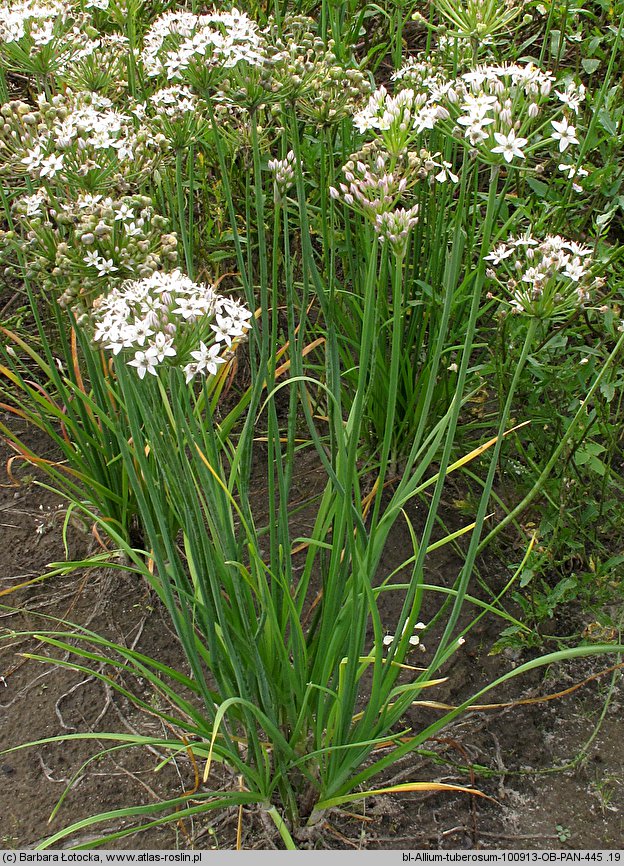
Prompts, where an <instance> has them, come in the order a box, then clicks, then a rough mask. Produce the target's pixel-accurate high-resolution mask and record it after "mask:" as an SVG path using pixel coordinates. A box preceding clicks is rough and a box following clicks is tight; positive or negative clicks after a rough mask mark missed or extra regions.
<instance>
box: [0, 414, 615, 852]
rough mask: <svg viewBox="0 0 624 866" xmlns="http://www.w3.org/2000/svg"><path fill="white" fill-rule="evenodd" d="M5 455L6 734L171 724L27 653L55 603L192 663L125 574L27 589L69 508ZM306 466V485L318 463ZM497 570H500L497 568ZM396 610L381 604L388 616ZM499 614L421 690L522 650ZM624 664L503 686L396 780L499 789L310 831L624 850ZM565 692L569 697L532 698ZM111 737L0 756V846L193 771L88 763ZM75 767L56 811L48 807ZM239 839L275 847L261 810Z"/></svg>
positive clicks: (417, 712)
mask: <svg viewBox="0 0 624 866" xmlns="http://www.w3.org/2000/svg"><path fill="white" fill-rule="evenodd" d="M11 423H14V422H11ZM29 436H30V437H31V441H32V445H33V447H34V448H35V450H37V451H38V453H41V454H43V455H45V453H46V451H47V450H49V445H48V444H47V442H46V440H45V439H43V438H42V437H41V436H40V435H39V434H38V433H37V431H30V432H29ZM11 453H12V452H10V451H9V450H8V449H7V448H6V447H4V449H3V450H2V451H1V452H0V468H1V469H0V471H1V475H2V477H0V483H1V484H3V485H4V486H2V487H1V488H0V531H1V535H0V538H1V540H2V542H1V544H0V602H3V603H4V604H5V605H7V606H10V607H11V608H14V610H12V611H9V610H7V609H0V626H1V627H2V632H3V633H4V638H5V639H4V640H3V641H2V644H1V645H0V675H1V677H2V679H0V719H1V722H0V725H1V726H0V749H3V750H4V749H9V748H10V747H13V746H16V745H19V744H21V743H25V742H32V741H37V740H39V739H43V738H46V737H54V736H62V735H63V734H68V733H75V732H79V731H80V732H93V733H97V732H104V731H120V732H128V731H135V732H137V731H138V732H141V733H147V732H149V733H151V734H156V735H159V734H165V733H166V731H163V729H162V727H161V725H160V722H159V721H158V720H157V719H156V718H155V717H154V716H151V715H150V714H149V713H147V712H144V711H141V710H139V709H138V708H137V707H136V706H134V705H133V704H132V703H131V702H130V701H128V700H127V699H125V698H124V697H123V696H120V695H119V694H118V693H116V692H115V691H114V690H112V689H111V688H110V687H108V686H107V685H106V684H104V683H102V682H100V681H98V680H97V679H95V678H93V677H89V676H87V675H86V674H84V673H82V672H80V671H78V670H75V669H72V668H67V667H61V666H59V665H55V664H47V663H45V662H41V661H36V660H34V659H31V658H24V656H23V654H24V653H30V654H34V655H37V654H40V655H43V656H46V655H50V653H51V650H50V649H49V648H46V647H45V646H44V645H42V644H41V642H40V641H37V639H36V637H31V636H23V635H20V634H19V633H20V632H22V631H29V630H31V631H32V630H42V629H45V628H49V627H50V626H49V624H48V622H47V621H46V619H45V617H56V618H58V619H59V620H61V621H64V622H74V623H78V624H80V625H83V626H87V627H88V628H90V629H91V630H93V631H94V632H96V633H98V634H102V635H105V636H108V637H110V638H112V639H114V640H115V641H117V642H123V643H125V644H126V645H134V646H136V647H137V648H139V649H142V650H143V651H145V652H146V653H147V654H149V655H151V656H154V657H156V658H159V659H160V660H162V661H164V662H166V663H168V664H171V665H174V666H175V665H178V666H181V667H182V669H184V662H183V660H182V659H181V657H180V654H179V650H178V647H177V642H176V638H175V635H173V634H172V632H171V630H170V628H169V626H168V623H167V620H166V616H165V615H164V614H163V612H162V611H161V609H160V607H159V605H158V603H157V601H156V600H155V599H154V598H153V597H152V596H151V595H150V592H149V590H148V589H147V588H146V586H145V585H144V583H143V582H142V581H140V580H139V579H138V578H137V577H136V576H135V575H132V574H131V573H126V572H121V571H112V570H106V569H99V570H95V569H93V570H86V571H84V570H83V571H82V572H78V573H73V574H70V575H67V576H58V577H54V578H51V579H48V580H46V581H43V582H36V583H31V584H30V585H28V586H26V587H24V588H21V589H20V588H18V587H19V586H20V585H21V584H23V583H25V582H27V581H29V580H32V579H33V578H36V577H38V576H39V575H41V574H42V573H43V572H44V571H45V570H46V566H47V565H48V564H49V563H51V562H57V561H63V560H64V559H65V558H66V551H65V550H64V546H63V527H64V520H65V508H64V505H63V503H62V502H61V501H60V500H59V499H58V498H57V497H56V496H55V495H54V494H53V493H51V492H49V491H47V490H46V489H44V488H42V487H41V486H40V485H39V484H38V483H36V480H35V479H34V477H31V478H29V475H30V476H32V473H31V472H30V470H28V469H27V468H26V469H25V468H23V467H22V468H19V467H18V466H17V465H16V464H15V463H14V465H13V467H12V469H13V470H14V473H15V475H19V477H20V478H21V480H22V483H21V485H20V486H17V487H16V486H13V485H12V481H11V478H9V476H7V475H6V473H5V471H4V466H5V465H6V461H7V459H8V458H9V457H10V455H11ZM314 472H315V468H314V466H307V465H302V467H301V471H300V472H298V473H297V474H298V478H299V483H300V484H301V485H302V489H303V488H305V486H306V483H307V481H308V477H307V476H308V474H309V475H310V476H311V475H312V474H313V473H314ZM309 480H310V484H314V479H313V478H310V479H309ZM304 519H305V517H304ZM65 534H66V538H67V544H68V551H67V555H68V557H69V559H74V558H80V557H82V556H84V555H85V554H86V553H88V552H89V551H90V550H95V549H96V545H97V543H96V541H95V539H94V538H93V537H92V535H91V534H90V531H89V527H83V526H80V525H79V524H78V523H76V522H71V521H70V524H69V526H68V528H67V532H66V533H65ZM407 549H409V538H408V537H407V536H405V537H404V536H403V534H402V530H401V529H400V528H398V530H397V535H396V537H395V539H394V542H393V546H392V549H390V550H389V551H388V554H387V562H386V563H385V567H387V568H388V569H391V568H393V567H395V566H396V564H397V563H399V562H401V561H402V560H403V559H404V558H405V551H406V550H407ZM492 568H493V569H494V568H495V564H494V563H493V564H492ZM434 571H435V573H433V574H432V577H435V579H436V580H439V581H446V582H447V584H448V583H449V582H450V581H452V580H453V579H454V578H455V575H456V573H457V562H456V561H454V558H453V555H452V553H449V554H444V555H443V556H441V557H440V558H438V560H437V561H436V565H435V570H434ZM492 580H493V581H494V583H495V582H496V576H495V574H493V575H492ZM15 608H17V610H15ZM564 613H565V616H566V617H567V619H566V620H565V621H560V622H555V623H553V624H552V629H551V630H552V632H553V633H557V629H558V628H559V629H560V632H559V633H561V634H566V633H570V629H571V628H572V627H574V628H576V629H577V630H580V629H581V628H582V627H583V625H584V623H583V621H582V617H583V614H582V611H574V610H570V609H565V610H564ZM392 615H393V611H392V610H391V609H389V610H388V611H387V616H388V621H389V622H391V621H392ZM499 629H500V625H499V624H498V623H497V622H494V621H490V620H488V619H487V618H486V619H483V620H482V621H481V623H480V624H479V626H478V628H476V629H475V630H473V631H472V632H471V633H470V635H469V636H468V639H467V641H466V645H465V646H464V648H463V651H462V652H461V653H458V654H456V655H455V656H454V658H453V661H452V664H451V665H449V667H448V669H447V670H446V671H445V675H446V676H447V677H448V679H447V682H446V683H444V684H442V685H441V686H440V687H438V688H436V690H435V694H433V691H432V692H431V693H430V695H428V696H429V697H431V699H432V700H437V701H442V702H448V703H452V704H456V703H459V702H460V701H461V700H462V699H464V698H465V697H467V696H468V695H470V694H472V693H474V692H475V691H476V690H477V689H478V688H479V687H480V686H482V685H484V684H486V683H487V682H490V681H492V679H494V678H496V677H497V676H500V675H501V674H502V673H504V672H505V671H507V670H509V669H510V668H511V667H513V666H514V665H517V664H519V663H521V662H522V661H525V660H527V658H528V656H523V655H521V654H520V653H511V654H510V653H507V654H505V653H503V654H500V655H496V656H492V655H490V654H489V651H490V649H491V647H492V644H493V643H494V641H495V640H496V638H497V637H498V632H499ZM566 629H568V631H567V632H566ZM551 649H552V647H551ZM415 652H417V651H415ZM58 657H59V658H60V659H61V661H69V660H68V659H67V658H65V657H63V656H62V655H60V656H58ZM617 661H618V659H617V658H615V657H600V658H596V657H594V658H590V659H584V660H579V661H576V662H573V663H568V664H565V665H560V666H553V667H551V668H548V669H540V670H537V671H534V672H532V673H531V675H530V676H529V677H528V678H524V679H516V680H512V681H510V682H509V683H506V684H505V686H503V687H502V688H500V689H498V690H497V691H496V692H492V693H490V695H489V696H488V699H489V700H491V701H492V702H497V703H499V704H505V703H507V704H511V705H508V706H498V707H494V708H492V709H489V710H478V711H474V712H472V713H469V714H467V715H465V716H464V717H463V718H461V719H459V720H458V721H456V722H455V723H453V724H452V725H451V726H450V727H449V728H447V729H446V730H445V731H444V733H443V735H442V736H440V737H439V738H437V739H436V740H434V741H431V742H428V743H427V744H425V747H426V750H427V751H428V752H429V754H427V755H416V756H411V757H410V758H409V759H406V760H404V762H403V763H402V764H401V765H399V766H397V767H395V768H393V771H392V774H391V775H390V776H389V777H388V780H387V781H390V780H392V781H393V782H395V783H398V782H400V781H413V780H436V781H443V782H447V783H457V784H469V783H470V782H471V781H473V782H474V785H475V786H476V787H477V788H478V789H479V790H480V791H482V792H483V793H485V794H487V795H488V797H489V798H491V799H483V798H478V797H471V796H468V795H464V794H457V795H454V794H451V795H449V794H444V795H440V794H436V795H422V794H404V795H401V796H398V795H395V796H392V797H389V796H375V797H370V798H368V799H367V800H365V801H363V805H361V806H360V807H359V808H358V809H356V808H352V809H349V810H348V811H349V814H347V813H341V812H336V813H335V814H333V815H331V816H330V820H329V821H328V823H327V824H325V825H324V826H323V827H322V828H321V829H320V833H319V835H318V837H317V838H315V839H312V840H311V841H310V843H309V844H310V845H313V846H316V847H320V848H334V849H345V848H392V849H430V850H436V849H477V848H481V849H496V848H506V849H519V848H522V849H540V848H555V849H557V848H564V849H566V848H571V849H583V848H607V849H617V848H624V746H623V743H624V737H623V736H622V734H623V730H622V704H621V701H622V690H621V686H620V684H619V670H615V671H612V672H605V671H606V669H607V668H608V666H609V665H610V664H616V663H617ZM415 663H418V662H417V661H415ZM579 684H582V685H580V687H578V688H575V686H579ZM561 692H567V694H564V695H562V696H560V697H557V698H555V699H553V700H548V701H543V700H540V701H539V702H536V699H538V698H544V697H545V696H548V695H553V694H557V693H561ZM521 701H524V703H520V702H521ZM432 712H433V711H430V710H427V711H425V710H423V709H422V708H420V709H419V708H414V710H413V711H412V713H411V716H410V717H409V718H407V719H406V724H408V725H411V726H412V727H413V728H421V727H422V725H423V724H425V723H426V722H427V721H429V720H430V719H431V718H433V716H432V715H431V714H432ZM110 746H111V743H110V742H108V743H106V742H104V741H102V740H98V739H97V737H95V738H93V739H87V740H68V741H65V742H60V743H54V744H39V745H33V746H30V747H29V748H26V749H23V750H18V751H10V752H4V753H3V754H0V777H1V781H2V784H1V785H0V816H1V824H0V848H25V847H33V846H35V845H36V844H37V843H38V842H39V841H40V840H42V839H44V838H45V837H46V836H48V835H50V834H51V833H53V832H54V831H56V830H58V829H59V828H61V827H63V826H66V825H67V824H69V823H72V822H74V821H77V820H79V819H81V818H83V817H87V816H89V815H92V814H94V813H96V812H105V811H108V810H114V809H119V808H122V807H124V806H132V805H136V804H139V803H145V804H146V803H151V802H156V801H158V800H159V799H165V798H171V797H174V796H177V795H180V794H182V793H183V792H184V791H185V790H189V788H192V786H193V768H192V766H191V763H190V761H189V760H188V758H187V756H186V755H182V756H180V757H179V758H177V760H176V761H175V762H171V763H169V764H167V765H166V766H165V767H163V768H162V769H159V770H158V772H156V769H157V767H158V765H159V764H160V762H161V757H162V756H161V755H159V754H157V753H152V752H150V751H147V750H143V751H141V750H135V749H132V750H122V751H117V752H113V753H109V754H106V755H104V754H103V755H102V756H101V757H100V758H98V759H97V760H95V761H93V762H91V763H86V764H85V762H87V761H88V759H89V758H90V757H92V756H93V755H95V754H97V753H98V752H104V750H106V749H107V748H110ZM72 779H73V783H72V784H71V786H70V787H69V791H68V793H67V795H66V797H65V800H64V802H63V804H62V806H61V808H60V809H59V811H58V813H57V814H55V816H54V817H53V819H52V821H51V822H49V819H50V816H51V814H52V812H53V810H54V808H55V806H56V804H57V802H58V800H59V798H60V797H61V795H62V794H63V793H64V792H65V791H66V789H67V788H68V785H69V783H70V780H72ZM105 826H106V827H107V829H108V830H111V829H119V828H121V827H123V826H124V824H123V820H120V819H116V820H113V821H111V822H109V823H108V824H106V825H105ZM236 826H237V816H236V815H235V814H234V813H223V814H220V815H208V816H207V817H206V818H204V819H196V820H195V821H194V822H190V821H185V822H182V821H180V822H177V823H171V824H169V825H168V826H165V827H162V828H151V829H148V830H146V831H144V832H142V833H140V834H137V835H135V836H132V837H128V838H124V839H122V840H119V841H118V842H117V843H112V844H111V845H109V847H118V848H133V847H134V848H151V849H172V848H182V849H190V848H197V849H208V848H215V847H216V848H221V849H227V848H232V847H234V845H235V838H236ZM100 832H101V828H97V829H92V828H86V829H85V831H84V833H83V834H82V835H80V834H78V835H77V836H75V837H73V839H72V841H71V842H70V841H67V842H66V843H65V845H66V847H70V846H71V844H74V845H75V844H79V843H81V842H85V841H87V840H88V839H89V838H92V837H93V836H94V835H96V834H99V833H100ZM242 844H243V847H245V848H272V847H281V843H280V841H279V839H278V838H277V837H276V835H275V833H274V832H272V831H271V829H270V828H268V827H267V826H266V824H265V823H263V822H262V820H261V819H260V816H259V815H258V813H257V812H256V811H255V810H253V809H250V810H248V811H246V812H245V814H244V816H243V840H242Z"/></svg>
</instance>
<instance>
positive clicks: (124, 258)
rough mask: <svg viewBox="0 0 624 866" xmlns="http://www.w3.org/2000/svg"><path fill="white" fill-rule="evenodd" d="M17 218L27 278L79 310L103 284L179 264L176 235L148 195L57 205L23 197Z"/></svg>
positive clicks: (42, 196)
mask: <svg viewBox="0 0 624 866" xmlns="http://www.w3.org/2000/svg"><path fill="white" fill-rule="evenodd" d="M13 211H14V216H15V222H16V225H17V227H18V228H19V230H20V237H19V238H17V237H16V238H15V240H14V244H13V245H14V246H17V247H18V248H21V249H22V250H23V252H24V257H25V259H26V261H27V262H28V271H27V275H28V277H29V278H30V279H31V280H33V281H35V282H37V283H38V284H39V285H40V286H41V287H42V288H43V289H44V290H45V291H47V292H55V291H57V290H58V287H59V286H62V287H63V289H64V291H63V294H62V295H61V297H60V298H59V302H60V304H61V305H62V306H71V307H73V308H74V310H76V311H79V310H82V309H84V308H88V307H89V306H90V302H91V300H92V299H93V297H94V296H95V295H97V294H100V293H101V292H102V289H103V287H104V286H110V285H115V284H117V283H120V282H122V281H123V280H127V279H128V278H136V277H143V278H147V277H149V276H151V275H152V274H153V273H154V272H155V271H159V270H160V269H162V268H164V267H170V266H171V265H172V264H174V265H175V264H176V263H177V260H178V252H177V237H176V235H175V233H172V232H169V231H168V228H169V223H168V220H166V219H165V218H164V217H162V216H161V215H160V214H158V213H156V212H155V211H154V207H153V205H152V201H151V199H149V198H148V197H146V196H141V195H134V196H123V197H122V198H120V199H112V198H110V197H104V196H102V195H91V194H90V193H87V194H83V195H80V196H79V197H78V198H77V199H76V200H75V201H73V202H69V203H68V202H65V203H61V204H58V203H56V202H54V203H53V202H52V200H51V198H50V195H49V194H48V193H47V191H46V190H44V189H43V190H39V191H38V192H36V193H35V194H34V195H32V196H24V197H22V198H21V199H18V200H17V202H16V203H15V205H14V209H13Z"/></svg>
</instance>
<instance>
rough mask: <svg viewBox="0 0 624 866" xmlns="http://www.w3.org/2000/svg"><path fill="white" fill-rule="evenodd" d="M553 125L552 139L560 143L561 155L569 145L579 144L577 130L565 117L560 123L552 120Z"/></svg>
mask: <svg viewBox="0 0 624 866" xmlns="http://www.w3.org/2000/svg"><path fill="white" fill-rule="evenodd" d="M551 125H552V128H553V129H554V132H553V134H552V137H553V138H554V139H555V141H559V151H560V152H561V153H563V151H564V150H565V149H566V148H567V147H568V145H569V144H578V143H579V140H578V138H577V137H576V129H575V127H574V126H572V124H570V123H568V121H567V118H565V117H564V118H563V120H562V121H561V122H559V123H558V122H557V121H556V120H551Z"/></svg>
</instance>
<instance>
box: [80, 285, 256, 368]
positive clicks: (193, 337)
mask: <svg viewBox="0 0 624 866" xmlns="http://www.w3.org/2000/svg"><path fill="white" fill-rule="evenodd" d="M251 318H252V314H251V312H250V311H249V310H248V309H247V308H246V307H245V306H244V304H241V303H240V302H238V301H235V300H233V299H231V298H227V297H224V296H223V295H219V294H218V293H217V292H216V290H215V288H214V287H213V286H210V285H204V284H198V283H194V282H193V281H192V280H191V279H190V278H189V277H187V276H186V275H184V274H182V273H181V271H179V270H175V271H172V272H171V273H161V272H158V271H157V272H156V273H154V274H152V275H151V276H150V277H147V278H145V279H142V280H136V281H133V282H127V283H124V284H123V285H122V286H121V287H120V288H118V289H114V290H113V291H112V292H110V293H109V294H107V295H102V296H101V297H99V298H97V299H96V300H95V302H94V304H93V312H92V324H93V339H94V342H95V343H98V344H101V345H102V346H103V348H104V349H106V350H108V351H110V352H112V353H113V354H114V355H119V354H121V356H122V357H123V358H124V359H129V360H127V364H128V365H129V366H131V367H135V368H136V371H137V373H138V375H139V377H140V378H141V379H143V378H144V377H145V375H146V373H150V374H151V375H153V376H157V375H158V368H159V367H160V366H163V365H166V366H177V367H181V368H182V369H183V371H184V373H185V375H186V381H187V382H190V381H192V379H194V378H195V376H197V375H202V376H208V375H213V376H214V375H216V373H217V371H218V368H219V367H220V365H221V364H223V363H225V362H226V361H227V360H228V359H229V358H231V357H232V355H233V352H234V350H235V349H236V346H237V345H238V344H239V343H240V342H241V340H243V339H244V338H245V336H246V334H247V331H248V330H249V327H250V320H251Z"/></svg>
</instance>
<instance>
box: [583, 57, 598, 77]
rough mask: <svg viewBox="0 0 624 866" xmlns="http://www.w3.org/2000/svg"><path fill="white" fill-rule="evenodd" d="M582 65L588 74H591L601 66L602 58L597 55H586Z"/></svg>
mask: <svg viewBox="0 0 624 866" xmlns="http://www.w3.org/2000/svg"><path fill="white" fill-rule="evenodd" d="M581 66H582V67H583V69H584V70H585V72H586V73H587V74H588V75H591V74H592V72H595V71H596V70H597V69H598V67H599V66H600V60H597V59H596V58H595V57H586V58H584V59H583V60H581Z"/></svg>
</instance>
